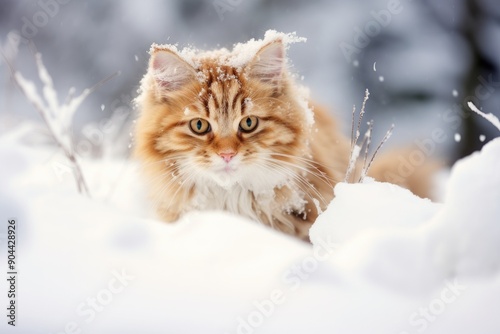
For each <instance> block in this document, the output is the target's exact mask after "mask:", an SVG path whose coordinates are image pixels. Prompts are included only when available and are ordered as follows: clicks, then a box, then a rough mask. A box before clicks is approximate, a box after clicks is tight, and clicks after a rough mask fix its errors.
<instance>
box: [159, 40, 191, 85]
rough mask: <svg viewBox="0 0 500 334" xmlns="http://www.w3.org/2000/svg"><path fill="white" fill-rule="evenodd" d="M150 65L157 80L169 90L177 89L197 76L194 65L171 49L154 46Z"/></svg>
mask: <svg viewBox="0 0 500 334" xmlns="http://www.w3.org/2000/svg"><path fill="white" fill-rule="evenodd" d="M149 67H150V70H151V71H152V73H153V76H154V78H155V81H156V82H157V83H158V85H159V86H160V87H161V88H162V89H165V90H167V91H175V90H177V89H179V88H181V87H182V86H184V85H185V84H186V83H188V82H190V81H191V80H194V79H195V77H196V71H195V69H194V68H193V66H191V65H190V64H188V63H187V62H186V61H185V60H184V59H182V58H181V57H180V56H179V55H178V54H176V53H175V51H172V50H170V49H159V48H154V49H153V50H152V51H151V59H150V62H149Z"/></svg>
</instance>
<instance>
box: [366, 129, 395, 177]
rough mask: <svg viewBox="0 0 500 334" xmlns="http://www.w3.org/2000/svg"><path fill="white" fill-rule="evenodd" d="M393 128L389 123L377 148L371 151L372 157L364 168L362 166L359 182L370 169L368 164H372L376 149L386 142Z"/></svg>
mask: <svg viewBox="0 0 500 334" xmlns="http://www.w3.org/2000/svg"><path fill="white" fill-rule="evenodd" d="M393 130H394V124H391V127H390V128H389V130H387V132H386V133H385V136H384V138H382V140H381V141H380V143H379V144H378V146H377V148H376V149H375V152H373V155H372V157H371V159H370V162H369V163H368V166H366V168H363V171H362V172H361V176H360V178H359V182H363V179H364V178H365V176H366V174H368V170H369V169H370V166H371V165H372V163H373V160H374V159H375V157H376V156H377V153H378V151H379V150H380V149H381V148H382V146H384V144H385V143H386V142H387V140H389V138H390V137H391V135H392V131H393Z"/></svg>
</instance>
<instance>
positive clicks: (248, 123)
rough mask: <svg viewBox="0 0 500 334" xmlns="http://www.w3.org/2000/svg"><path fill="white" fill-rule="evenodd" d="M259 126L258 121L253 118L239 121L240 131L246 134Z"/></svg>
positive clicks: (249, 117)
mask: <svg viewBox="0 0 500 334" xmlns="http://www.w3.org/2000/svg"><path fill="white" fill-rule="evenodd" d="M257 125H259V119H258V118H257V117H255V116H247V117H244V118H243V119H242V120H241V121H240V130H241V131H243V132H246V133H249V132H252V131H254V130H255V129H256V128H257Z"/></svg>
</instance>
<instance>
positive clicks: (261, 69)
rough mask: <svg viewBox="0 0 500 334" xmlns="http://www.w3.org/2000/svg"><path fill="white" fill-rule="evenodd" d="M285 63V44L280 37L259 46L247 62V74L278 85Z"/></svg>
mask: <svg viewBox="0 0 500 334" xmlns="http://www.w3.org/2000/svg"><path fill="white" fill-rule="evenodd" d="M285 65H286V57H285V45H284V44H283V41H282V40H281V39H277V40H275V41H272V42H270V43H268V44H266V45H264V46H263V47H262V48H260V50H259V51H258V52H257V54H256V55H255V57H254V58H253V59H252V60H251V61H250V63H249V64H248V74H249V75H250V77H251V78H256V79H259V80H260V81H262V82H265V83H269V84H275V85H279V84H280V82H281V80H282V78H283V73H284V71H285Z"/></svg>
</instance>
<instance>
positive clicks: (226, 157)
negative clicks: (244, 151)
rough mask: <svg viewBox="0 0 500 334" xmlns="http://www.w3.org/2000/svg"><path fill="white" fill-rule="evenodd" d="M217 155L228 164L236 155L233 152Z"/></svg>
mask: <svg viewBox="0 0 500 334" xmlns="http://www.w3.org/2000/svg"><path fill="white" fill-rule="evenodd" d="M219 155H220V157H221V158H222V159H224V161H225V162H229V161H231V159H232V158H233V157H234V156H235V155H236V153H235V152H224V153H219Z"/></svg>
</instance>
